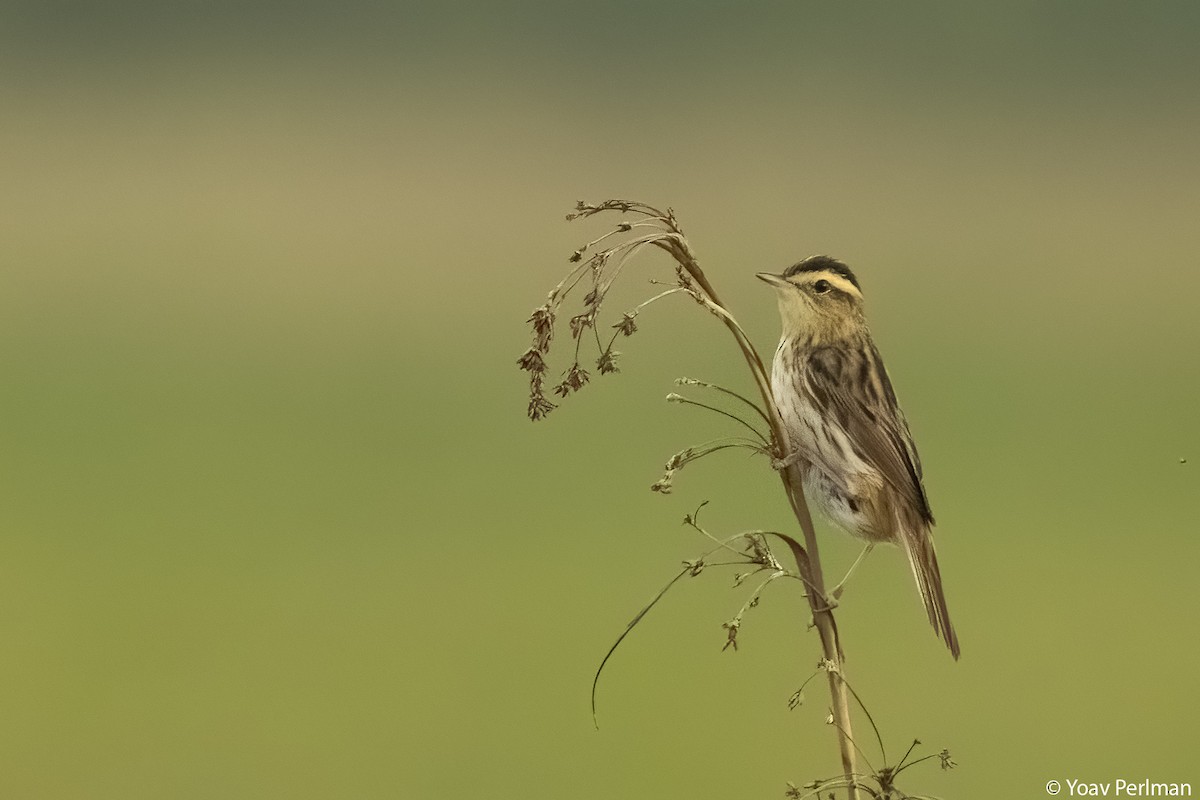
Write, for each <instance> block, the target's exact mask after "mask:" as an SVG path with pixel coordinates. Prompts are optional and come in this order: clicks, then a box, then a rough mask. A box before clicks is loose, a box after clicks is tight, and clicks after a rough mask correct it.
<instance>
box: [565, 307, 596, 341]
mask: <svg viewBox="0 0 1200 800" xmlns="http://www.w3.org/2000/svg"><path fill="white" fill-rule="evenodd" d="M595 324H596V312H595V311H585V312H583V313H582V314H576V315H575V316H573V317H571V338H572V339H578V338H579V334H581V333H583V332H584V330H586V329H587V328H590V327H592V326H593V325H595Z"/></svg>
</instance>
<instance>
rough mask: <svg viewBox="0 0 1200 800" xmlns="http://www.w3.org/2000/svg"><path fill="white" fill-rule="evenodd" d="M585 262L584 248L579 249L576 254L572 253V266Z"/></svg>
mask: <svg viewBox="0 0 1200 800" xmlns="http://www.w3.org/2000/svg"><path fill="white" fill-rule="evenodd" d="M582 260H583V248H582V247H581V248H579V249H578V250H576V251H575V252H574V253H571V258H570V261H571V263H572V264H574V263H576V262H578V261H582Z"/></svg>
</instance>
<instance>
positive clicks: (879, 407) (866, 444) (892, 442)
mask: <svg viewBox="0 0 1200 800" xmlns="http://www.w3.org/2000/svg"><path fill="white" fill-rule="evenodd" d="M806 366H807V369H805V370H804V376H805V383H806V385H807V388H808V390H809V391H810V393H811V394H812V397H813V400H814V402H815V403H816V405H817V407H818V408H819V409H820V410H821V412H822V415H823V416H824V418H825V419H827V420H830V421H832V422H835V423H836V424H838V425H840V426H841V427H842V429H843V430H844V431H845V432H846V435H847V436H848V437H849V439H850V443H851V445H852V446H853V447H854V450H855V453H856V454H857V455H858V456H859V457H860V458H862V459H863V460H864V461H865V462H867V463H868V464H870V465H871V466H872V467H874V468H875V469H877V470H878V471H879V473H880V475H882V476H883V479H884V480H885V481H886V482H887V483H888V484H889V485H890V486H891V487H892V488H893V489H895V490H896V492H897V493H898V494H899V495H900V497H902V498H903V499H904V500H905V501H906V502H907V503H908V504H909V506H910V508H912V510H913V511H916V512H917V513H918V514H919V515H920V516H921V518H922V519H923V520H924V521H925V522H928V523H930V524H932V523H933V513H932V512H931V511H930V510H929V499H928V498H927V497H926V496H925V487H924V486H923V485H922V483H921V460H920V458H919V457H918V456H917V449H916V446H915V445H914V444H913V441H912V436H911V435H910V434H909V430H908V423H907V421H906V420H905V419H904V414H903V412H901V411H900V406H899V404H898V403H897V402H896V395H895V393H894V392H893V391H892V384H891V381H890V380H888V376H887V371H886V370H885V369H884V367H883V361H882V359H880V358H879V353H878V351H876V350H875V347H874V345H873V344H869V343H868V348H867V350H865V351H857V352H855V353H854V355H853V356H848V355H847V351H845V350H844V349H841V348H832V347H821V348H817V349H816V350H814V351H813V352H812V353H811V354H810V355H809V356H808V364H807V365H806ZM869 373H872V374H875V375H877V376H878V380H879V385H878V387H874V389H873V390H865V389H864V388H863V384H864V382H865V381H869V379H870V376H869ZM856 386H857V387H858V388H857V390H856V389H855V387H856ZM873 395H878V397H874V396H873Z"/></svg>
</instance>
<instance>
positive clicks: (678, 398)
mask: <svg viewBox="0 0 1200 800" xmlns="http://www.w3.org/2000/svg"><path fill="white" fill-rule="evenodd" d="M667 402H668V403H682V402H683V395H681V394H676V393H675V392H671V393H670V394H668V395H667Z"/></svg>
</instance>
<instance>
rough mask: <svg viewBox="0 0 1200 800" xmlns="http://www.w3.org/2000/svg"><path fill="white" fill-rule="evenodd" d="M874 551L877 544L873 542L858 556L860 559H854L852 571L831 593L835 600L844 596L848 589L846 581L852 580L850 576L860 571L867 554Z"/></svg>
mask: <svg viewBox="0 0 1200 800" xmlns="http://www.w3.org/2000/svg"><path fill="white" fill-rule="evenodd" d="M874 549H875V543H874V542H871V543H870V544H869V545H867V546H866V547H865V548H863V551H862V552H861V553H859V554H858V558H856V559H854V563H853V564H851V565H850V569H849V570H847V572H846V577H844V578H842V579H841V580H840V581H838V585H837V586H835V587H833V591H832V592H830V593H829V594H830V596H831V597H833V599H834V600H836V599H838V598H839V597H841V596H842V592H843V591H845V589H846V581H848V580H850V576H851V575H853V574H854V570H856V569H858V565H859V564H861V563H862V560H863V559H864V558H866V557H867V553H869V552H871V551H872V550H874Z"/></svg>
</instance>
